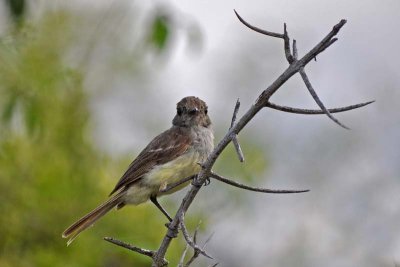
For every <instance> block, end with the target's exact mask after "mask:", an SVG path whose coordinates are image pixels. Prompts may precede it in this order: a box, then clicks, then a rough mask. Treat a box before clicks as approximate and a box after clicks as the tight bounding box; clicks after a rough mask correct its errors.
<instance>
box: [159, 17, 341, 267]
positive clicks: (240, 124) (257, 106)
mask: <svg viewBox="0 0 400 267" xmlns="http://www.w3.org/2000/svg"><path fill="white" fill-rule="evenodd" d="M236 14H237V13H236ZM237 16H238V18H239V20H240V21H241V22H242V23H243V24H245V25H246V26H247V27H249V28H251V29H253V30H255V31H257V32H260V33H262V34H265V35H268V36H272V37H278V38H282V37H281V35H279V34H278V35H277V34H274V33H271V32H267V31H264V30H261V29H259V28H256V27H250V26H249V24H248V23H247V22H245V21H244V20H243V19H242V18H241V17H240V16H239V15H238V14H237ZM345 23H346V21H345V20H342V21H340V22H339V23H338V24H337V25H335V26H334V27H333V29H332V30H331V31H330V32H329V33H328V34H327V35H326V36H325V37H324V38H323V39H322V41H321V42H319V43H318V44H317V45H316V46H315V47H314V48H313V49H311V50H310V51H309V52H308V53H307V54H306V55H305V56H303V57H302V58H301V59H299V60H294V61H293V63H291V64H290V65H289V67H288V68H287V69H286V70H285V71H284V72H283V73H282V74H281V75H280V76H279V77H278V78H277V79H276V80H275V81H274V82H273V83H272V84H271V85H270V86H269V87H268V88H267V89H265V90H264V91H263V92H262V93H261V94H260V96H259V97H258V99H257V100H256V102H255V103H254V104H253V105H252V106H251V107H250V108H249V109H248V110H247V112H246V113H245V114H244V115H243V116H242V117H241V118H240V119H239V120H238V121H237V122H236V123H235V124H234V125H233V126H232V127H231V128H230V129H229V131H228V133H227V134H226V135H225V136H224V138H223V139H222V140H221V141H220V142H219V143H218V144H217V146H216V147H215V149H214V150H213V152H212V153H211V154H210V156H209V157H208V158H207V160H206V161H205V162H204V164H202V170H201V171H200V172H199V174H198V176H197V178H196V180H197V181H198V182H197V183H196V184H192V186H191V188H190V190H189V191H188V192H187V193H186V195H185V197H184V198H183V200H182V203H181V205H180V207H179V209H178V211H177V212H176V214H175V217H174V218H173V220H172V222H171V223H170V225H169V229H168V231H167V233H166V234H165V236H164V239H163V241H162V242H161V244H160V247H159V248H158V250H157V252H156V254H155V256H154V258H153V264H152V266H153V267H158V266H162V265H161V264H162V260H163V259H164V257H165V254H166V252H167V250H168V248H169V245H170V243H171V241H172V237H171V234H170V233H169V231H172V229H178V227H179V224H180V220H179V218H180V217H181V215H182V214H185V213H186V211H187V210H188V208H189V207H190V205H191V204H192V202H193V199H194V198H195V197H196V195H197V193H198V192H199V190H200V188H201V186H202V184H203V183H204V182H205V181H206V179H207V178H208V177H209V176H210V174H211V169H212V167H213V165H214V163H215V161H216V160H217V158H218V157H219V155H220V154H221V152H222V151H223V150H224V149H225V148H226V146H227V145H228V144H229V143H230V142H231V141H232V136H233V135H237V134H238V133H239V132H240V131H241V130H242V129H243V128H244V127H245V126H246V125H247V123H249V121H251V120H252V119H253V118H254V116H255V115H256V114H257V113H258V112H259V111H260V110H261V109H262V108H264V107H265V106H266V105H267V104H268V103H269V99H270V98H271V96H272V95H273V94H274V93H275V92H276V91H277V90H278V89H279V88H280V87H281V86H282V85H283V84H284V83H285V82H286V81H287V80H289V79H290V78H291V77H292V76H293V75H294V74H296V73H298V72H299V71H300V70H301V68H303V67H304V66H305V65H307V63H309V62H310V61H311V60H312V59H313V58H315V57H316V56H317V55H319V54H320V53H321V52H322V51H324V50H325V49H326V48H327V47H329V46H330V45H331V44H332V43H333V42H332V40H333V38H334V37H335V36H336V34H337V33H338V32H339V30H340V29H341V28H342V27H343V25H344V24H345Z"/></svg>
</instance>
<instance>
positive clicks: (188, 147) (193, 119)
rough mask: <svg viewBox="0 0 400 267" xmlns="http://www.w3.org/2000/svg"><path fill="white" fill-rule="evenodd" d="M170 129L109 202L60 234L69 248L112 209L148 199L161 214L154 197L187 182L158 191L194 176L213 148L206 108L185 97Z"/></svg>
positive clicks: (124, 178)
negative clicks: (82, 233) (162, 191)
mask: <svg viewBox="0 0 400 267" xmlns="http://www.w3.org/2000/svg"><path fill="white" fill-rule="evenodd" d="M176 111H177V113H176V115H175V117H174V119H173V120H172V127H171V128H170V129H168V130H166V131H165V132H163V133H161V134H160V135H158V136H157V137H155V138H154V139H153V140H152V141H151V142H150V143H149V144H148V145H147V146H146V147H145V149H144V150H143V151H142V152H141V153H140V154H139V155H138V156H137V158H136V159H135V160H134V161H133V162H132V163H131V164H130V165H129V167H128V170H127V171H126V172H125V173H124V175H123V176H122V177H121V179H120V180H119V181H118V183H117V185H116V186H115V188H114V189H113V190H112V191H111V194H110V196H111V197H110V198H109V199H108V200H107V201H106V202H104V203H103V204H101V205H100V206H98V207H97V208H95V209H94V210H93V211H91V212H89V213H88V214H87V215H85V216H83V217H82V218H81V219H79V220H78V221H76V222H75V223H74V224H72V225H71V226H70V227H68V228H67V229H66V230H65V231H64V232H63V234H62V237H63V238H69V240H68V243H67V245H69V244H70V243H71V242H72V241H73V240H74V239H75V238H76V237H77V236H78V235H79V234H80V233H81V232H82V231H83V230H85V229H87V228H88V227H90V226H92V225H93V224H94V223H95V222H96V221H97V220H98V219H100V218H101V217H103V216H104V215H105V214H106V213H107V212H109V211H110V210H111V209H113V208H114V207H117V209H120V208H122V207H124V206H125V205H126V204H133V205H138V204H141V203H144V202H146V201H148V200H149V199H150V200H151V201H152V202H153V203H154V204H155V205H156V206H157V207H158V208H159V209H160V210H161V211H162V212H163V213H164V214H166V215H167V216H168V214H167V213H166V212H165V211H164V210H163V209H162V207H161V206H160V205H159V204H158V202H157V197H159V196H161V195H163V194H170V193H173V192H175V191H177V190H179V189H182V188H183V187H184V186H186V185H188V184H189V182H186V183H184V184H182V185H181V186H179V187H176V188H174V189H173V190H171V191H168V192H166V193H161V192H160V190H162V189H165V188H166V187H167V186H168V185H170V184H172V183H175V182H178V181H180V180H182V179H184V178H186V177H189V176H192V175H195V174H197V173H198V172H199V171H200V169H201V167H200V165H201V163H203V162H204V161H205V160H206V159H207V157H208V155H209V154H210V153H211V151H212V150H213V148H214V143H213V142H214V134H213V130H212V128H211V121H210V118H209V117H208V114H207V111H208V110H207V105H206V103H205V102H204V101H202V100H201V99H199V98H197V97H194V96H189V97H185V98H183V99H182V100H181V101H179V103H178V104H177V108H176Z"/></svg>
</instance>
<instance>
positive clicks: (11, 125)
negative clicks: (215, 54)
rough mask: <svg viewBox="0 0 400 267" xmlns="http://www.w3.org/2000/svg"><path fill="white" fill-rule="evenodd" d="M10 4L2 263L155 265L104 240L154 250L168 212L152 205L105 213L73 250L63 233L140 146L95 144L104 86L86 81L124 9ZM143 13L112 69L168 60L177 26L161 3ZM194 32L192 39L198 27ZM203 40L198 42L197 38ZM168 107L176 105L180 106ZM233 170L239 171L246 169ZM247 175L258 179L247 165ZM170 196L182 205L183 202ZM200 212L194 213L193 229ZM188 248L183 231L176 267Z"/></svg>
mask: <svg viewBox="0 0 400 267" xmlns="http://www.w3.org/2000/svg"><path fill="white" fill-rule="evenodd" d="M6 3H7V5H6V7H7V10H8V15H9V16H8V19H7V22H8V28H7V30H6V31H5V32H4V33H3V35H2V36H1V39H0V62H1V64H0V95H1V99H0V109H1V110H0V111H1V121H0V123H1V127H0V129H1V130H0V203H1V205H0V212H1V214H2V216H1V219H0V236H1V239H2V242H1V243H0V266H2V267H11V266H12V267H15V266H21V267H25V266H26V267H28V266H128V265H130V266H148V265H149V263H150V261H149V259H148V258H146V257H144V256H140V255H138V254H136V253H130V252H127V251H125V250H124V249H121V248H119V247H116V246H113V245H110V244H108V243H106V242H105V241H102V238H103V237H104V236H113V237H116V238H119V239H121V240H124V241H126V242H132V243H133V244H136V245H138V246H142V247H144V248H149V249H156V248H157V247H158V246H159V244H160V241H161V239H162V237H163V235H164V234H165V231H166V229H165V227H164V223H165V219H164V218H163V216H162V215H161V214H159V212H158V211H157V210H156V209H155V208H154V207H153V206H152V205H150V204H145V205H141V206H139V207H135V208H132V207H128V208H124V209H123V210H122V211H119V212H115V213H118V214H112V215H111V216H106V217H105V218H103V219H102V220H101V222H99V223H98V224H96V227H93V228H91V229H90V230H88V231H85V232H84V233H83V234H82V235H81V236H80V237H79V238H78V239H77V240H76V241H75V242H74V243H73V244H72V245H71V246H69V247H68V248H67V247H66V240H63V239H61V233H62V231H63V230H64V229H65V228H66V227H67V226H68V225H70V224H71V223H72V222H73V221H75V220H76V219H78V218H79V217H80V216H82V215H84V214H85V213H87V212H88V211H90V210H91V209H93V208H94V207H96V206H97V205H98V204H99V203H100V202H101V201H103V200H105V199H106V197H107V195H108V193H109V192H110V190H111V189H112V188H113V186H114V184H115V182H116V181H117V179H118V178H119V177H120V175H121V174H122V173H123V171H124V170H125V168H126V166H128V164H129V162H130V161H131V160H132V155H133V156H134V155H135V154H137V152H138V151H136V152H135V151H133V152H131V153H129V156H128V155H127V153H126V154H122V155H121V154H119V155H117V156H116V155H110V154H109V153H107V151H105V150H102V149H99V148H98V147H97V146H98V145H97V144H96V142H95V141H93V131H94V129H95V128H94V127H93V124H94V122H93V116H92V113H91V110H90V103H91V101H93V99H96V96H97V95H99V94H101V93H102V90H101V89H98V90H97V89H96V90H88V89H87V88H85V84H84V80H85V79H86V76H87V75H89V74H88V73H89V71H90V68H91V64H93V63H92V61H93V58H92V57H93V55H92V52H93V50H95V49H96V47H98V46H101V45H102V43H101V42H100V41H99V39H101V38H102V35H103V34H104V28H102V27H103V26H104V25H100V24H101V23H104V21H107V19H108V18H109V19H111V20H113V19H114V18H115V17H117V20H118V19H120V17H118V16H114V15H113V12H116V14H119V13H118V12H120V11H121V7H118V5H117V6H116V7H112V6H109V8H108V9H105V11H104V10H102V9H99V10H96V9H87V10H76V9H73V8H65V7H64V8H61V7H58V8H50V7H51V5H48V6H46V5H45V6H44V7H45V9H44V10H41V11H40V12H39V13H37V14H32V13H33V12H29V11H28V3H26V2H25V1H23V0H19V1H11V0H10V1H6ZM30 4H32V3H30ZM49 6H50V7H49ZM31 8H32V6H31ZM145 12H146V13H147V15H146V16H147V18H146V22H145V23H144V24H143V25H141V30H140V31H139V32H138V31H136V32H134V33H133V36H134V37H135V36H136V37H137V42H136V43H135V44H134V48H133V49H132V50H129V51H125V50H123V51H119V54H118V55H117V56H114V57H112V58H109V59H108V60H109V61H107V62H105V63H103V64H105V65H106V64H109V65H110V66H111V67H110V66H104V67H105V68H106V69H107V68H117V71H118V70H119V71H126V72H129V73H130V74H132V75H138V76H145V75H146V74H145V73H146V72H147V70H146V63H145V61H146V57H149V56H150V57H153V60H159V61H157V62H155V63H152V64H161V65H162V64H165V62H166V61H168V59H163V58H162V57H163V56H164V54H165V53H167V50H168V49H170V47H171V46H173V45H174V44H171V40H170V39H171V36H170V35H171V31H173V30H174V29H173V27H176V26H173V25H172V24H171V23H170V21H169V17H168V16H170V14H168V12H167V11H165V10H164V8H163V7H161V6H159V5H154V6H152V7H151V8H150V9H148V10H146V11H145ZM129 26H130V27H132V25H129ZM119 33H121V34H122V35H124V34H125V33H124V32H123V31H120V32H119ZM190 33H191V34H192V36H191V38H192V39H193V38H194V37H195V36H194V35H193V30H191V31H190ZM115 38H116V39H115V40H112V42H113V49H118V48H119V47H122V46H123V45H122V44H121V43H123V42H125V41H126V40H127V39H128V40H131V36H128V37H126V38H124V36H122V37H121V36H115ZM196 38H200V35H198V36H197V37H196ZM198 42H199V40H197V41H195V40H194V41H193V44H192V46H195V45H196V43H197V44H198ZM163 62H164V63H163ZM96 64H99V63H98V62H96ZM114 71H115V70H114ZM109 90H112V89H111V88H110V89H109ZM133 90H139V89H133ZM166 108H167V107H166ZM168 109H170V110H172V111H173V110H174V106H170V107H168ZM152 123H155V122H154V121H153V122H152ZM156 134H157V132H153V133H151V135H153V136H154V135H156ZM132 135H133V136H134V133H132ZM146 139H147V140H149V137H146ZM144 141H146V140H144ZM138 149H140V147H138ZM232 156H233V157H235V154H234V152H233V150H232V149H231V150H230V151H229V152H227V153H226V156H224V157H225V159H222V161H221V163H220V164H219V166H223V165H224V164H229V160H230V158H232ZM254 156H255V161H254V164H251V165H250V167H254V170H253V171H254V172H257V170H259V171H262V170H263V168H264V167H263V163H262V157H259V155H257V153H256V154H255V155H254ZM224 162H225V163H224ZM231 172H233V173H235V174H237V173H238V169H237V168H232V169H231ZM239 173H241V171H239ZM242 173H243V174H244V176H245V177H248V178H249V179H250V177H251V175H250V174H249V173H248V171H247V175H246V171H243V172H242ZM166 204H167V206H168V207H169V208H171V209H174V208H176V207H177V204H178V202H177V201H175V202H173V201H169V202H168V201H167V203H166ZM113 213H114V212H113ZM196 214H197V215H196ZM200 214H201V212H192V214H191V216H190V217H189V216H188V218H187V222H188V225H189V227H190V228H191V229H193V228H194V226H195V225H196V224H197V222H198V221H199V218H200ZM205 225H206V223H205V222H204V220H203V223H202V227H203V228H204V227H205ZM184 246H185V244H184V242H183V241H182V239H178V241H176V242H173V245H172V246H171V248H170V250H169V252H168V259H169V260H170V262H171V265H172V266H174V265H176V263H177V261H178V260H179V258H180V256H181V254H182V251H183V249H184ZM190 254H191V253H188V255H190ZM132 264H133V265H132Z"/></svg>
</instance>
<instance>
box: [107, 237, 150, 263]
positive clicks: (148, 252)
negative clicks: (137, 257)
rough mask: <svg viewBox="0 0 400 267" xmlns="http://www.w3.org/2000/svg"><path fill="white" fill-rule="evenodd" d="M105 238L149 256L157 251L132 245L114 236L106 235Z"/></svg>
mask: <svg viewBox="0 0 400 267" xmlns="http://www.w3.org/2000/svg"><path fill="white" fill-rule="evenodd" d="M104 240H105V241H108V242H110V243H113V244H114V245H117V246H120V247H123V248H126V249H129V250H132V251H134V252H137V253H139V254H142V255H145V256H148V257H150V258H153V256H154V254H155V253H156V252H155V251H152V250H148V249H143V248H139V247H135V246H132V245H131V244H128V243H125V242H122V241H120V240H117V239H115V238H112V237H104Z"/></svg>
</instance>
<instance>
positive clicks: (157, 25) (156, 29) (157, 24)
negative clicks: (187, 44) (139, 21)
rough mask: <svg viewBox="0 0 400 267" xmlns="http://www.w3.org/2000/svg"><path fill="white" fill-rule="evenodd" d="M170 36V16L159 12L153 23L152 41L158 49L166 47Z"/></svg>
mask: <svg viewBox="0 0 400 267" xmlns="http://www.w3.org/2000/svg"><path fill="white" fill-rule="evenodd" d="M169 36H170V24H169V19H168V16H167V15H165V14H157V15H156V16H155V17H154V19H153V22H152V24H151V32H150V42H151V43H152V44H153V45H154V46H155V47H156V48H157V49H158V50H163V49H165V47H166V45H167V43H168V40H169Z"/></svg>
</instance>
